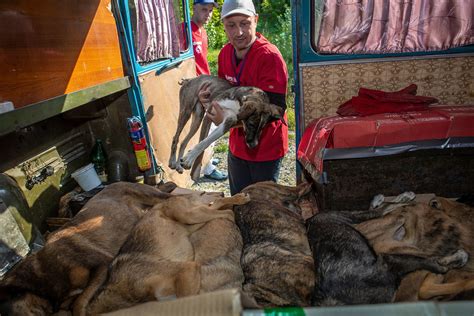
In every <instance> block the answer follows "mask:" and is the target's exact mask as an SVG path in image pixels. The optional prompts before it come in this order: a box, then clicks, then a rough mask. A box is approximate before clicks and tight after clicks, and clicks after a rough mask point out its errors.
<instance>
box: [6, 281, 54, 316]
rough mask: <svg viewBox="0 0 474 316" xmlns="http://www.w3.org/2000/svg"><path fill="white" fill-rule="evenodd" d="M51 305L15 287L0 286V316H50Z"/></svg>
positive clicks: (45, 300)
mask: <svg viewBox="0 0 474 316" xmlns="http://www.w3.org/2000/svg"><path fill="white" fill-rule="evenodd" d="M52 313H53V307H52V305H51V303H50V302H49V301H48V300H47V299H45V298H42V297H40V296H38V295H35V294H32V293H30V292H28V291H27V290H25V289H22V288H19V287H15V286H9V285H6V286H0V315H12V316H20V315H21V316H24V315H26V316H42V315H51V314H52Z"/></svg>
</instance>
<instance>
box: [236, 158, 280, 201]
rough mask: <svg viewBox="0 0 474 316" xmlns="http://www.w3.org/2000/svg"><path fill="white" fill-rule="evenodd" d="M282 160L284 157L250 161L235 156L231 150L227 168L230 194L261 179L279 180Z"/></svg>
mask: <svg viewBox="0 0 474 316" xmlns="http://www.w3.org/2000/svg"><path fill="white" fill-rule="evenodd" d="M281 160H282V158H278V159H276V160H270V161H248V160H243V159H240V158H237V157H235V156H234V155H232V153H231V152H230V151H229V154H228V155H227V168H228V173H229V186H230V194H231V195H234V194H237V193H239V192H240V191H242V190H243V189H244V188H245V187H247V186H249V185H251V184H253V183H257V182H261V181H273V182H277V180H278V175H279V174H280V165H281Z"/></svg>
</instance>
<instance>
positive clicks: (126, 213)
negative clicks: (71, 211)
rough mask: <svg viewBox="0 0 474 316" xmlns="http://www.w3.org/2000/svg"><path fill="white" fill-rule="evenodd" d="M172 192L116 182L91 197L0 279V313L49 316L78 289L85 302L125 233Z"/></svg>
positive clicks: (81, 301)
mask: <svg viewBox="0 0 474 316" xmlns="http://www.w3.org/2000/svg"><path fill="white" fill-rule="evenodd" d="M170 196H171V195H170V194H168V193H164V192H161V191H159V190H157V189H155V188H153V187H151V186H148V185H143V184H134V183H125V182H120V183H115V184H111V185H109V186H107V187H106V188H104V189H103V190H102V191H101V192H99V193H98V194H97V195H96V196H94V197H93V198H92V199H91V200H90V201H89V202H88V203H87V204H86V205H85V206H84V207H83V209H82V210H81V211H80V212H79V213H78V214H77V215H76V216H75V217H74V218H72V219H71V221H70V222H69V223H68V224H66V225H65V226H64V227H63V228H61V229H60V230H58V231H55V232H53V233H52V234H50V235H49V237H48V239H47V241H46V244H45V246H44V247H43V248H42V249H41V250H40V251H38V252H37V253H34V254H32V255H29V256H27V257H26V258H25V259H24V260H23V261H21V262H20V263H19V264H18V265H17V266H16V267H14V268H13V269H12V270H11V271H9V273H7V275H6V276H5V278H4V279H3V280H2V282H1V286H0V300H1V302H2V304H1V307H0V314H2V315H48V314H51V313H52V312H53V310H54V309H55V308H56V307H58V306H59V305H60V304H62V303H63V302H65V301H67V300H68V299H69V298H70V297H71V296H74V295H75V294H76V293H81V292H82V293H81V294H80V296H79V298H77V299H76V301H75V303H74V309H75V311H77V310H80V309H81V308H82V306H84V305H87V303H88V300H89V299H90V297H91V295H93V294H94V293H95V290H96V289H97V287H98V285H100V283H101V281H102V280H103V279H104V278H105V276H106V272H107V266H108V265H109V264H110V262H112V260H113V258H114V257H115V256H116V254H117V253H118V251H119V249H120V247H121V246H122V244H123V243H124V242H125V239H126V238H127V236H128V234H129V232H130V231H131V230H132V228H133V226H134V225H135V223H136V222H138V220H139V219H140V218H141V217H142V216H143V215H144V214H145V213H146V211H147V210H148V209H149V208H150V207H151V206H153V205H154V204H156V203H157V202H159V201H163V200H165V199H167V198H169V197H170Z"/></svg>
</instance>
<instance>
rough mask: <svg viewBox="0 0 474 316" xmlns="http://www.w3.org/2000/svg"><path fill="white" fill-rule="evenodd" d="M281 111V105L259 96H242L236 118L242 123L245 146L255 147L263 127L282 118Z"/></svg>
mask: <svg viewBox="0 0 474 316" xmlns="http://www.w3.org/2000/svg"><path fill="white" fill-rule="evenodd" d="M283 112H284V111H283V109H282V108H281V107H279V106H276V105H274V104H271V103H268V102H262V101H261V99H260V98H252V97H246V98H244V99H243V101H242V105H241V110H240V112H239V115H238V117H237V118H238V120H239V121H241V122H242V124H243V128H244V131H245V142H246V144H247V146H248V147H249V148H255V147H257V146H258V142H259V139H260V136H261V134H262V131H263V128H264V127H265V126H266V125H267V124H268V123H270V122H273V121H276V120H280V119H281V120H283Z"/></svg>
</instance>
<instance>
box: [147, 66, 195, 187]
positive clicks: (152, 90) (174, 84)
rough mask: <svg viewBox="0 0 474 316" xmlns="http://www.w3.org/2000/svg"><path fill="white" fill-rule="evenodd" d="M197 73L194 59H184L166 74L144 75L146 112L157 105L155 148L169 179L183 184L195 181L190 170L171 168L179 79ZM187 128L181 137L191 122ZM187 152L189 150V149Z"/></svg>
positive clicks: (153, 126)
mask: <svg viewBox="0 0 474 316" xmlns="http://www.w3.org/2000/svg"><path fill="white" fill-rule="evenodd" d="M195 75H196V66H195V64H194V59H188V60H186V61H184V62H183V63H182V64H181V65H180V66H179V67H177V68H172V69H170V70H168V71H166V72H165V73H163V74H161V75H159V76H156V75H155V72H150V73H147V74H145V75H143V76H141V77H140V85H141V88H142V91H143V96H144V97H143V99H144V103H145V111H148V110H149V108H150V107H151V106H153V117H152V119H151V120H150V121H149V122H148V127H149V129H150V131H151V141H152V143H153V148H154V149H155V157H156V158H157V160H158V163H160V165H161V166H162V167H163V169H164V171H165V176H166V179H167V180H172V181H174V182H175V183H177V184H178V185H180V186H183V187H185V186H187V185H189V184H190V183H191V181H192V180H191V177H190V175H189V171H186V172H184V173H183V174H179V173H177V172H176V171H174V170H171V169H169V168H168V160H169V155H170V151H171V150H170V149H171V141H172V139H173V136H174V134H175V132H176V126H177V124H178V123H177V122H178V115H179V88H180V87H181V86H180V85H179V84H178V82H179V81H180V80H181V79H182V78H192V77H194V76H195ZM189 123H190V122H188V124H187V125H186V127H185V128H184V129H183V131H182V133H181V139H183V138H184V137H185V136H186V134H187V133H188V130H189V125H190V124H189ZM198 139H199V131H198V132H197V133H196V135H195V136H194V138H193V139H191V141H190V142H189V144H188V149H190V148H191V147H192V146H194V145H195V144H197V141H198ZM186 151H187V150H186Z"/></svg>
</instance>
